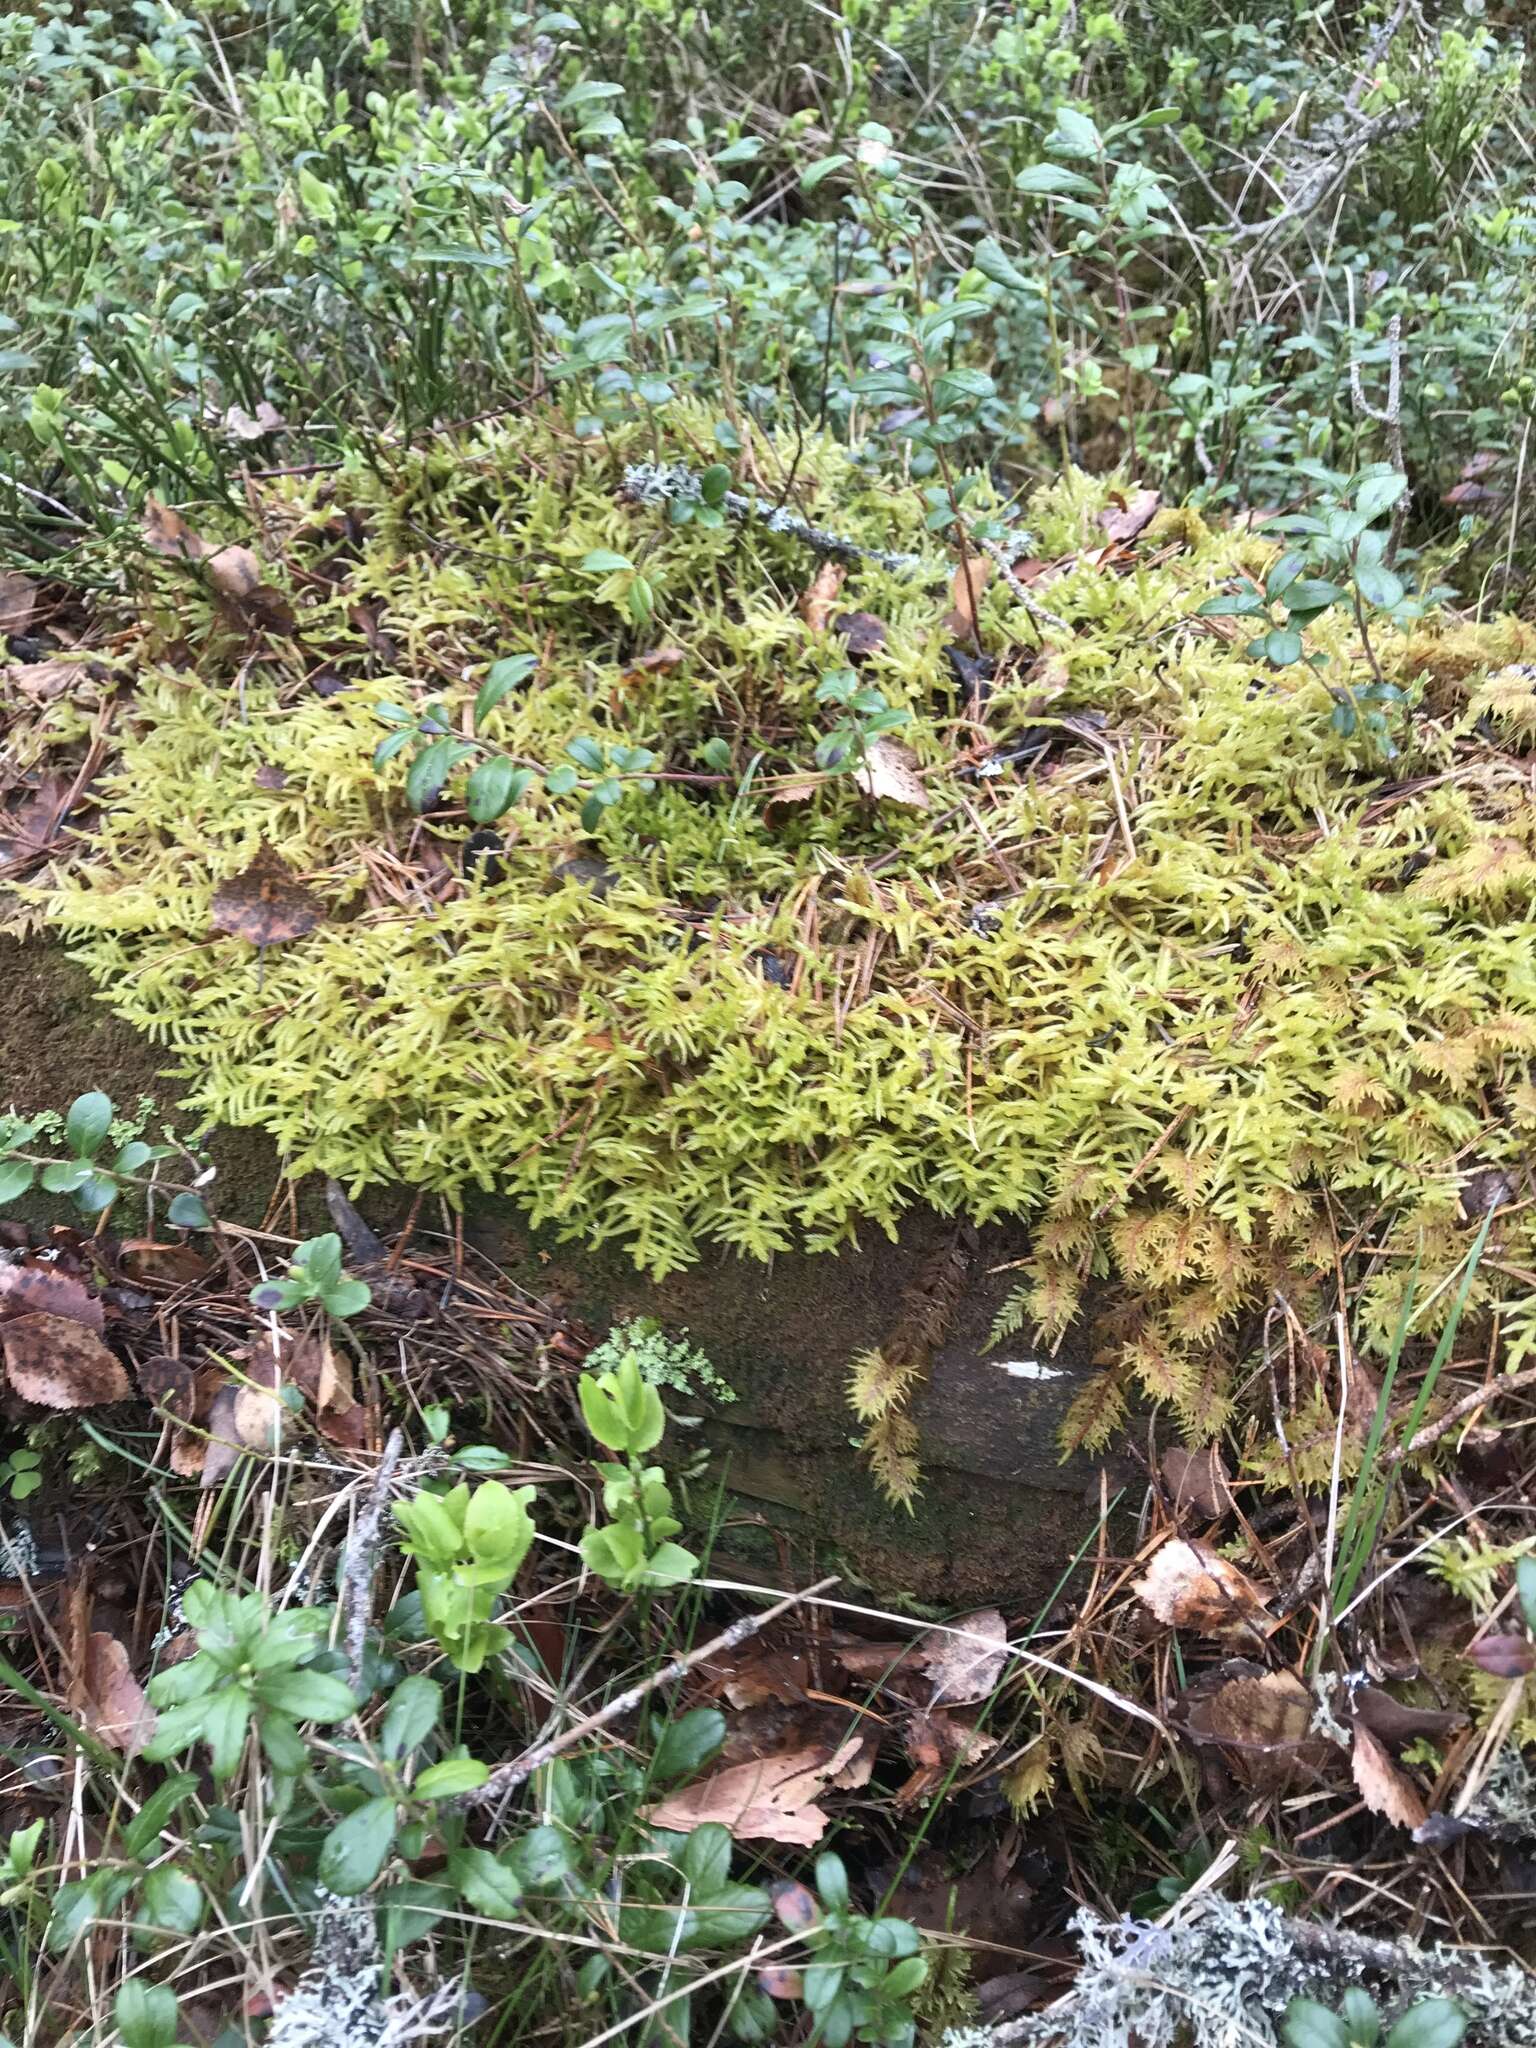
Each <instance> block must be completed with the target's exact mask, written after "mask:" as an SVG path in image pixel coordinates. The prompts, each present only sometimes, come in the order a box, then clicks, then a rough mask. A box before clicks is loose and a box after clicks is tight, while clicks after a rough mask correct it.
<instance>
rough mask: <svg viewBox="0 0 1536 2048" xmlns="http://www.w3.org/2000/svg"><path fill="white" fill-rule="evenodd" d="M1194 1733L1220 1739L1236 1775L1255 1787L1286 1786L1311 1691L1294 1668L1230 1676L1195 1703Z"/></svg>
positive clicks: (1300, 1746) (1297, 1757)
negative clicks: (1225, 1681)
mask: <svg viewBox="0 0 1536 2048" xmlns="http://www.w3.org/2000/svg"><path fill="white" fill-rule="evenodd" d="M1187 1725H1188V1728H1189V1731H1190V1733H1191V1734H1192V1735H1194V1736H1196V1737H1197V1738H1198V1737H1202V1736H1205V1737H1209V1738H1210V1739H1212V1740H1213V1741H1215V1742H1217V1743H1219V1744H1220V1745H1221V1753H1222V1755H1223V1757H1224V1758H1225V1760H1226V1763H1227V1767H1228V1769H1229V1770H1230V1771H1231V1772H1232V1775H1233V1776H1234V1777H1235V1778H1237V1779H1239V1780H1240V1781H1241V1782H1242V1783H1243V1784H1245V1785H1251V1786H1252V1787H1253V1788H1254V1789H1255V1790H1256V1791H1261V1792H1280V1791H1284V1790H1285V1789H1286V1788H1287V1787H1288V1786H1289V1784H1290V1782H1291V1780H1292V1778H1293V1777H1294V1776H1295V1774H1296V1769H1297V1766H1298V1765H1299V1764H1301V1763H1303V1762H1307V1761H1315V1760H1317V1759H1309V1758H1307V1757H1305V1756H1304V1755H1303V1753H1302V1752H1303V1750H1304V1748H1305V1747H1306V1745H1307V1737H1308V1733H1309V1731H1310V1729H1311V1726H1312V1695H1311V1693H1310V1692H1308V1690H1307V1688H1306V1686H1305V1685H1303V1684H1302V1682H1301V1680H1300V1679H1299V1678H1298V1677H1297V1676H1296V1674H1295V1673H1294V1672H1293V1671H1266V1672H1264V1673H1263V1675H1262V1676H1261V1677H1257V1678H1251V1677H1245V1678H1232V1679H1229V1680H1228V1681H1227V1683H1226V1684H1225V1685H1223V1686H1222V1687H1221V1688H1220V1690H1219V1691H1217V1692H1215V1693H1213V1694H1212V1695H1211V1697H1210V1698H1209V1699H1205V1700H1201V1701H1199V1702H1197V1703H1196V1704H1195V1706H1194V1707H1193V1708H1192V1710H1191V1713H1190V1716H1189V1720H1188V1723H1187Z"/></svg>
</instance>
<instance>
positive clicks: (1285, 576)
mask: <svg viewBox="0 0 1536 2048" xmlns="http://www.w3.org/2000/svg"><path fill="white" fill-rule="evenodd" d="M1306 566H1307V558H1306V556H1305V555H1303V554H1301V553H1300V552H1298V550H1296V549H1295V548H1292V549H1291V550H1290V552H1289V553H1288V554H1284V555H1282V556H1281V557H1280V559H1279V561H1277V562H1276V563H1275V565H1274V567H1273V568H1272V569H1271V570H1270V572H1269V574H1268V575H1267V576H1266V577H1265V578H1264V595H1265V596H1266V597H1267V598H1268V599H1269V600H1270V602H1271V603H1273V602H1274V601H1275V599H1276V598H1278V597H1284V595H1285V593H1286V592H1287V591H1288V590H1289V589H1290V587H1291V585H1292V584H1293V583H1294V582H1295V581H1296V578H1297V577H1298V576H1299V575H1300V574H1301V572H1302V570H1303V569H1304V568H1305V567H1306Z"/></svg>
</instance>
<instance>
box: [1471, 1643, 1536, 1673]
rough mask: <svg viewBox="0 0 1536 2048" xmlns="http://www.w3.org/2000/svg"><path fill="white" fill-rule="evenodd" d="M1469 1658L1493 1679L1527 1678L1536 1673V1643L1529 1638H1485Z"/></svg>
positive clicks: (1473, 1648) (1472, 1648)
mask: <svg viewBox="0 0 1536 2048" xmlns="http://www.w3.org/2000/svg"><path fill="white" fill-rule="evenodd" d="M1467 1656H1468V1659H1469V1660H1470V1661H1471V1662H1472V1663H1473V1664H1475V1665H1476V1666H1477V1668H1478V1669H1479V1671H1486V1672H1487V1673H1488V1675H1489V1676H1490V1677H1491V1678H1525V1677H1527V1676H1528V1675H1529V1673H1531V1672H1532V1671H1536V1643H1533V1642H1532V1641H1531V1640H1530V1638H1529V1636H1517V1635H1501V1636H1483V1637H1482V1638H1481V1639H1480V1640H1479V1641H1478V1642H1475V1643H1474V1644H1473V1645H1472V1647H1471V1649H1470V1650H1468V1652H1467Z"/></svg>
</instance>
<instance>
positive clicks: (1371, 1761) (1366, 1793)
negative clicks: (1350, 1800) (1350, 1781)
mask: <svg viewBox="0 0 1536 2048" xmlns="http://www.w3.org/2000/svg"><path fill="white" fill-rule="evenodd" d="M1350 1764H1351V1766H1352V1768H1353V1770H1354V1774H1355V1786H1356V1789H1357V1790H1358V1792H1359V1794H1360V1797H1361V1798H1362V1799H1363V1800H1364V1801H1365V1803H1366V1805H1367V1806H1368V1807H1369V1808H1370V1809H1371V1812H1372V1813H1379V1814H1380V1815H1381V1816H1382V1818H1383V1819H1384V1820H1389V1821H1391V1822H1392V1823H1393V1824H1394V1825H1395V1826H1397V1827H1400V1828H1421V1827H1422V1826H1423V1825H1424V1823H1425V1821H1427V1820H1428V1818H1429V1809H1428V1808H1427V1807H1426V1806H1425V1804H1424V1801H1423V1800H1422V1799H1421V1798H1420V1797H1419V1793H1418V1788H1417V1787H1416V1786H1415V1785H1414V1783H1413V1781H1412V1779H1411V1778H1409V1777H1407V1776H1405V1775H1404V1773H1403V1772H1402V1771H1400V1770H1399V1769H1398V1767H1397V1765H1396V1764H1395V1763H1393V1761H1392V1759H1391V1758H1390V1757H1389V1756H1388V1755H1387V1752H1386V1750H1385V1749H1384V1748H1383V1747H1382V1745H1381V1744H1380V1743H1379V1742H1378V1741H1377V1740H1376V1737H1375V1736H1374V1735H1373V1734H1372V1733H1371V1731H1370V1730H1369V1728H1364V1727H1362V1726H1361V1725H1360V1723H1359V1722H1358V1721H1357V1722H1356V1723H1355V1739H1354V1743H1353V1745H1352V1747H1351V1749H1350Z"/></svg>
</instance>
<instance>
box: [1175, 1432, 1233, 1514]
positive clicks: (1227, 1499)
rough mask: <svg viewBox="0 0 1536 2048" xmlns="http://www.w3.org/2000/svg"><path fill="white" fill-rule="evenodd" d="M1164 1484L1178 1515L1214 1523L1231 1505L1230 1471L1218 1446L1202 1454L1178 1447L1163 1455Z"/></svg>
mask: <svg viewBox="0 0 1536 2048" xmlns="http://www.w3.org/2000/svg"><path fill="white" fill-rule="evenodd" d="M1163 1484H1164V1486H1165V1487H1166V1488H1167V1489H1168V1498H1169V1499H1170V1500H1171V1501H1172V1502H1173V1509H1174V1513H1175V1514H1180V1513H1194V1514H1197V1515H1202V1516H1204V1517H1205V1519H1206V1520H1207V1521H1215V1519H1216V1517H1217V1516H1218V1515H1224V1514H1225V1513H1226V1512H1227V1509H1228V1508H1229V1507H1231V1505H1232V1495H1231V1491H1230V1488H1229V1483H1228V1479H1227V1468H1226V1464H1225V1461H1224V1460H1223V1458H1222V1455H1221V1446H1220V1445H1219V1444H1207V1445H1206V1446H1205V1448H1204V1450H1201V1451H1186V1450H1183V1449H1181V1448H1180V1447H1179V1446H1178V1445H1175V1446H1174V1447H1173V1449H1172V1450H1168V1451H1165V1452H1164V1453H1163Z"/></svg>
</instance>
